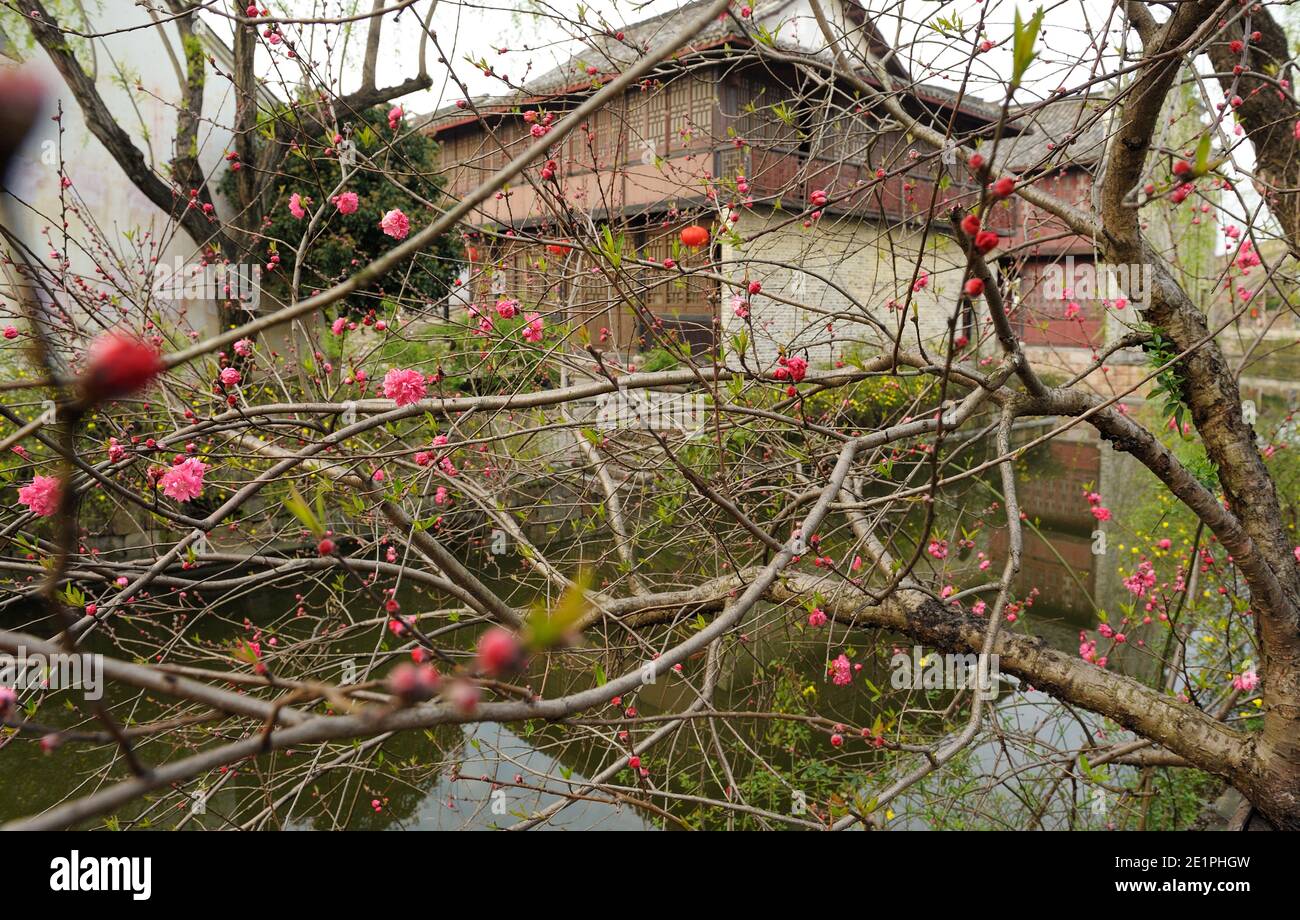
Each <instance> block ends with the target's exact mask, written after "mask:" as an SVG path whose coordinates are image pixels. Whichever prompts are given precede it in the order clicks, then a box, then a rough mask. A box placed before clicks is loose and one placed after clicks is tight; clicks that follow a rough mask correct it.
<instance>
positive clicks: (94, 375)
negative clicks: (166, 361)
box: [81, 331, 163, 401]
mask: <svg viewBox="0 0 1300 920" xmlns="http://www.w3.org/2000/svg"><path fill="white" fill-rule="evenodd" d="M162 371H163V363H162V358H161V357H159V355H158V352H157V351H156V350H155V349H154V348H153V346H151V345H148V344H146V343H145V342H142V341H141V340H140V339H138V338H136V337H135V336H133V335H131V334H129V333H126V332H120V331H115V332H109V333H107V334H105V335H102V336H100V337H99V338H98V339H96V340H95V342H94V344H92V345H91V346H90V361H89V363H88V365H87V367H86V373H85V374H84V375H83V376H82V378H81V388H82V391H83V392H84V393H85V395H86V396H87V397H88V398H89V399H91V400H95V401H98V400H102V399H114V398H116V397H118V396H126V395H127V394H129V393H134V392H135V391H136V390H138V389H140V388H141V387H143V386H144V385H145V384H147V383H148V382H149V381H151V380H153V378H155V377H157V376H158V375H159V374H160V373H162Z"/></svg>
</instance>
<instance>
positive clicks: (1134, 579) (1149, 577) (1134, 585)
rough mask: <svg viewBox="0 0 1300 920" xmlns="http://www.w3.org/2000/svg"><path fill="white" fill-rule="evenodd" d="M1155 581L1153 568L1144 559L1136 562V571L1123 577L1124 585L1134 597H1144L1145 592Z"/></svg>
mask: <svg viewBox="0 0 1300 920" xmlns="http://www.w3.org/2000/svg"><path fill="white" fill-rule="evenodd" d="M1155 583H1156V572H1155V569H1154V568H1153V567H1152V565H1151V563H1150V562H1148V561H1147V560H1145V559H1143V560H1142V561H1141V562H1140V563H1138V567H1137V571H1136V572H1134V573H1133V574H1132V575H1130V576H1129V577H1128V578H1125V579H1124V587H1125V588H1127V589H1128V590H1129V593H1130V594H1133V595H1134V596H1135V597H1146V595H1147V592H1148V591H1150V590H1151V588H1153V587H1154V586H1155Z"/></svg>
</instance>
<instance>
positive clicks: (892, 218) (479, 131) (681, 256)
mask: <svg viewBox="0 0 1300 920" xmlns="http://www.w3.org/2000/svg"><path fill="white" fill-rule="evenodd" d="M698 5H700V4H690V5H688V6H687V7H685V8H683V9H682V10H679V11H676V12H674V13H671V14H666V15H663V16H658V17H655V18H652V19H648V20H646V21H644V22H640V23H637V24H635V25H631V26H627V27H625V28H624V29H623V30H622V31H620V32H614V33H609V34H605V35H602V36H600V37H598V38H596V39H593V40H591V41H589V42H588V43H587V45H586V47H585V48H584V49H583V51H582V52H581V53H580V54H578V55H575V56H574V57H573V58H572V59H571V60H570V61H568V62H567V63H566V64H564V65H563V66H561V67H558V68H556V69H555V70H553V71H551V72H550V73H547V74H545V75H543V76H541V77H540V78H539V79H537V80H534V81H533V82H532V83H530V84H528V85H527V87H526V89H525V91H524V92H523V93H521V94H518V95H513V96H508V97H486V98H477V99H473V100H470V101H468V102H467V103H462V104H460V105H457V106H452V107H449V108H446V109H443V110H441V111H439V112H437V113H434V114H433V115H432V116H430V117H429V119H428V121H427V128H426V130H428V131H430V132H431V133H433V134H435V135H436V137H437V138H438V140H439V141H440V142H441V145H442V162H443V165H444V170H445V173H446V178H447V191H448V192H449V193H450V194H451V195H452V196H453V197H459V196H461V195H463V194H465V193H466V192H468V191H469V190H471V189H473V188H475V187H476V186H477V185H478V184H479V183H481V182H482V181H483V180H484V179H486V178H487V177H488V176H490V175H491V174H492V173H493V172H495V171H496V170H498V169H500V168H501V167H502V166H504V165H505V164H506V163H507V162H509V161H510V160H511V159H513V158H514V157H515V156H516V155H517V154H518V153H519V152H520V151H521V150H522V149H524V147H525V146H526V145H528V144H529V143H531V142H532V141H533V133H534V132H533V126H534V124H535V123H536V120H538V119H545V118H546V117H547V116H550V117H552V118H558V117H561V116H562V115H563V114H564V113H565V112H566V111H570V110H572V109H573V108H574V107H575V106H576V105H578V104H579V103H580V102H581V101H582V100H583V99H584V98H586V97H587V96H588V95H590V94H591V93H592V92H593V91H594V90H595V89H597V88H598V87H599V86H601V85H602V84H603V83H604V82H605V81H607V80H608V79H609V78H611V77H612V76H613V75H615V74H617V73H618V72H620V71H621V70H622V69H624V68H625V67H626V66H628V65H630V64H631V63H632V62H633V61H634V60H636V59H637V58H638V57H639V56H640V55H641V54H643V53H644V51H645V50H646V49H647V48H649V47H652V46H654V45H655V44H657V43H658V42H661V41H663V40H664V39H665V38H666V37H667V36H668V35H671V34H672V32H673V30H674V29H675V28H678V27H679V23H680V22H681V21H682V20H683V19H684V18H685V17H686V16H688V15H690V13H691V12H692V11H693V9H694V8H695V7H696V6H698ZM830 9H831V11H832V12H831V15H832V17H833V18H834V19H835V20H836V23H837V29H839V30H843V31H844V32H845V33H846V34H848V35H850V36H853V37H854V38H855V40H856V41H857V42H858V48H857V53H858V54H861V55H869V56H870V57H871V58H872V59H874V60H875V61H876V62H878V64H879V66H880V67H881V68H884V69H886V70H887V73H888V76H889V78H890V80H891V82H892V83H893V84H894V87H895V89H894V91H895V92H896V93H897V94H898V98H899V100H900V102H901V103H902V104H903V105H904V106H905V107H906V109H907V110H908V111H909V112H910V113H912V114H913V115H914V116H915V117H917V118H920V119H922V120H924V121H926V122H928V123H930V124H932V125H934V126H936V127H940V128H941V129H943V130H945V131H948V132H950V133H952V134H953V135H955V136H958V137H965V136H969V135H970V133H971V132H974V131H977V130H979V129H989V128H990V127H991V126H992V125H993V124H994V123H995V122H996V121H997V118H998V115H999V112H998V110H997V108H996V107H992V106H988V105H986V104H984V103H982V102H980V101H978V100H976V99H974V98H971V97H965V98H964V99H962V100H961V101H960V102H959V101H958V96H957V95H956V94H955V93H953V92H952V91H949V90H947V89H945V88H942V87H935V86H927V85H923V84H919V83H917V82H916V81H915V80H913V79H912V78H911V76H910V75H909V74H908V73H907V71H906V70H905V69H904V68H903V66H902V65H901V64H900V63H899V61H898V59H897V58H896V57H894V56H892V55H891V54H890V50H889V47H888V46H887V45H886V44H885V42H884V41H883V40H882V39H881V37H880V34H879V32H878V31H877V30H876V28H875V26H874V25H873V23H872V21H871V19H870V18H869V14H868V13H867V12H866V11H865V10H864V8H863V7H862V6H860V5H859V4H858V3H857V2H855V0H844V2H841V3H837V4H832V5H831V6H830ZM756 35H761V36H763V39H762V40H763V44H764V46H765V47H764V48H759V47H758V46H756V44H755V41H756V39H755V38H753V36H756ZM824 47H825V41H824V39H823V37H822V34H821V31H820V29H819V28H818V25H817V23H816V21H815V20H814V18H813V15H812V10H811V7H810V6H808V5H807V4H806V3H804V2H802V0H771V2H767V3H759V4H757V5H756V8H755V10H754V12H753V14H752V18H751V19H747V20H743V25H742V24H741V22H739V21H737V20H735V19H733V18H730V17H726V18H723V19H720V20H716V21H715V22H714V23H713V24H712V25H711V26H709V27H708V28H706V29H705V30H704V31H703V32H702V33H701V34H700V35H698V36H696V37H695V38H694V40H693V41H692V42H691V43H690V45H689V46H688V47H687V48H685V49H683V51H681V52H680V53H679V54H677V55H676V56H675V57H674V58H673V59H672V60H671V61H670V62H668V63H666V64H665V65H663V66H661V67H660V68H659V69H657V70H656V71H655V72H654V74H653V76H652V77H651V78H650V79H647V80H644V81H642V82H641V83H640V84H638V85H636V86H635V87H633V88H631V89H630V90H629V91H627V92H626V93H625V94H624V96H623V97H622V98H621V99H618V100H616V101H615V102H614V103H612V104H611V105H609V106H607V107H606V108H605V109H603V110H601V111H600V112H598V113H597V114H595V115H594V116H593V117H592V118H591V119H590V120H589V121H588V122H587V123H585V124H583V125H581V126H579V128H578V129H577V130H575V131H574V132H573V133H572V134H570V135H569V136H568V138H566V139H565V141H564V142H563V145H562V147H561V149H560V152H559V154H558V156H555V157H554V159H555V171H556V181H555V184H554V185H553V186H550V185H548V184H547V183H545V182H537V181H530V179H535V177H536V176H537V173H538V169H539V168H540V167H541V166H542V164H541V163H538V164H537V167H538V168H533V167H530V169H529V171H528V173H529V174H530V175H528V176H520V177H517V179H516V181H514V182H513V183H512V184H511V185H510V186H509V187H508V188H506V189H505V190H503V191H502V193H501V194H499V195H497V196H495V197H494V198H493V199H490V200H489V201H487V202H485V203H484V204H483V205H482V206H481V207H480V208H479V210H478V211H477V212H476V213H475V215H474V217H473V219H472V220H471V221H470V222H469V226H467V227H466V235H467V240H468V246H467V252H468V254H469V256H470V260H471V265H470V266H469V269H468V270H467V273H466V275H465V276H464V277H465V282H466V285H465V286H466V294H465V302H467V303H469V302H473V303H480V302H484V301H486V300H487V299H488V298H490V297H492V296H493V295H498V296H511V297H518V298H520V299H522V300H525V301H526V302H533V303H537V304H542V305H545V306H546V307H548V308H549V309H551V310H552V311H555V312H557V313H562V314H563V316H564V318H566V319H568V320H570V321H571V322H574V323H580V324H582V325H585V326H586V328H587V330H588V332H589V334H590V336H591V340H592V342H593V343H599V345H600V346H601V347H603V348H605V349H606V350H609V351H612V352H616V353H619V354H634V353H638V352H645V351H647V350H649V349H652V348H654V347H656V346H657V345H659V344H662V343H664V342H667V341H678V342H681V341H687V342H689V343H690V344H691V345H692V347H693V348H695V349H696V350H703V349H706V348H708V347H709V345H710V344H711V343H713V342H716V341H717V339H718V336H719V333H721V334H722V335H724V336H730V335H731V334H732V333H734V332H736V331H738V330H739V329H741V328H747V329H749V330H752V347H754V348H757V349H758V351H759V352H760V353H765V354H771V353H774V352H775V351H776V350H777V349H780V348H786V349H790V350H797V351H801V352H803V353H805V354H806V355H807V356H808V357H809V358H810V359H813V360H819V361H823V362H824V361H828V360H831V359H835V358H839V357H840V356H841V355H842V353H843V352H844V350H845V349H847V348H852V347H854V346H853V344H852V343H849V342H846V340H845V336H842V335H841V334H840V327H837V326H836V325H835V324H836V321H837V318H839V317H840V316H841V315H843V314H845V313H852V314H854V315H855V316H857V317H858V319H861V318H862V317H861V312H860V311H861V310H862V309H866V310H868V311H869V312H870V314H871V316H872V318H873V319H874V320H875V321H876V322H878V323H880V324H881V327H883V329H884V330H893V331H897V330H899V329H904V334H905V335H907V336H910V337H912V338H913V339H914V338H915V336H916V335H917V334H918V333H919V335H920V336H921V337H922V338H924V339H931V340H932V339H934V338H935V337H937V336H938V335H940V334H941V333H943V332H945V331H946V328H947V321H948V317H949V315H951V312H952V310H954V309H956V305H957V303H958V301H959V299H960V297H959V293H960V286H961V282H962V271H963V266H964V264H965V258H964V256H963V254H962V251H961V249H960V247H959V246H958V244H957V242H956V240H955V239H954V237H953V231H952V227H951V221H950V212H951V210H952V208H953V207H954V206H955V205H961V206H970V205H971V204H973V203H974V201H975V200H976V195H977V192H978V189H977V187H976V185H975V184H974V182H973V181H972V176H971V175H970V173H969V171H968V170H967V169H966V168H965V167H964V166H963V165H959V164H958V161H957V159H956V157H955V156H952V155H948V156H944V155H941V154H937V153H936V152H934V151H932V150H930V149H928V148H926V147H925V146H924V145H921V144H919V143H914V142H913V141H912V140H910V139H909V138H908V136H907V135H906V133H905V131H903V130H902V128H901V127H900V126H899V125H898V123H897V122H895V121H892V120H890V119H889V118H888V117H887V115H886V113H884V112H883V111H882V110H881V109H880V108H878V107H876V106H873V105H871V104H870V103H869V102H868V100H866V99H864V98H863V97H862V96H861V94H860V93H859V92H858V90H857V89H856V88H855V87H854V86H853V85H852V84H850V83H849V82H848V81H845V80H836V79H834V78H833V77H832V74H833V68H831V67H829V66H827V65H829V63H830V57H829V55H827V54H826V52H825V51H824ZM767 48H770V49H771V50H772V52H773V53H772V54H767V53H764V51H765V50H766V49H767ZM859 76H860V77H862V78H864V79H867V80H869V81H871V82H873V83H874V82H875V81H874V79H873V77H872V74H871V73H869V72H867V71H865V70H864V71H863V73H861V74H859ZM877 85H878V84H877ZM899 87H903V89H899ZM1019 130H1020V128H1019V127H1018V126H1017V125H1016V124H1010V125H1007V126H1005V127H1004V134H1005V136H1006V137H1014V136H1015V135H1016V134H1017V133H1018V132H1019ZM816 190H821V191H823V192H825V193H826V195H827V198H828V199H829V200H828V203H827V204H826V205H825V206H824V207H822V208H820V209H819V211H820V214H819V215H816V216H813V215H811V214H810V211H811V210H812V207H811V206H810V205H809V201H810V196H813V192H814V191H816ZM556 191H558V194H554V192H556ZM1013 207H1014V205H1011V204H1009V203H1004V204H1002V205H999V206H998V207H996V208H995V209H994V210H993V212H992V214H991V215H989V218H988V220H989V221H990V222H992V224H993V225H994V226H996V227H1001V228H1002V229H1003V231H1004V232H1009V231H1010V230H1011V229H1012V227H1013V226H1014V223H1015V220H1016V218H1015V216H1014V213H1013V211H1012V208H1013ZM689 224H700V225H702V226H705V227H706V228H708V229H709V231H710V243H709V244H708V245H707V246H704V247H701V248H700V249H697V250H694V251H691V250H686V249H684V248H683V247H682V246H681V245H680V243H679V242H678V237H679V232H680V231H681V229H682V228H683V227H684V226H686V225H689ZM575 226H577V227H584V228H586V229H587V231H588V233H589V234H590V233H592V232H593V231H594V233H595V235H597V236H598V237H599V236H602V235H604V234H605V233H606V231H608V236H606V237H605V239H606V245H607V246H616V247H617V248H618V251H619V252H623V253H629V254H632V255H634V256H636V257H639V258H641V259H645V260H650V261H653V262H656V263H660V264H662V261H663V259H665V258H672V259H674V261H675V262H677V263H678V264H679V265H681V266H682V267H683V268H686V269H689V268H692V267H694V266H698V265H702V264H705V263H707V262H709V261H710V260H712V261H715V262H716V263H717V264H718V265H720V266H721V270H720V271H721V275H722V276H723V277H726V278H730V279H731V280H733V281H741V280H744V281H757V282H758V283H759V284H760V285H761V288H762V293H761V294H759V295H758V296H757V297H755V298H753V302H752V304H751V305H750V307H749V311H750V317H749V321H748V324H747V322H746V319H745V318H743V317H742V316H740V315H737V314H738V313H740V312H743V309H744V308H742V309H741V310H737V309H736V308H735V306H734V305H733V304H732V302H731V298H732V290H733V288H731V287H729V286H727V285H724V284H723V283H722V281H721V280H720V278H719V277H717V276H705V275H695V276H691V277H689V278H683V277H682V276H681V275H675V274H674V273H671V272H664V271H663V270H662V269H660V268H657V267H656V268H642V269H638V270H637V272H635V273H634V277H633V280H632V281H631V282H630V283H629V282H628V281H627V280H626V279H622V278H617V277H611V276H610V273H607V272H604V271H601V270H600V266H599V264H598V263H601V262H605V263H606V264H607V262H608V259H607V258H604V257H602V258H593V257H592V256H591V255H589V254H587V253H584V252H582V251H581V250H580V248H578V247H573V248H566V247H565V246H564V241H565V240H566V239H568V238H569V237H570V235H571V234H572V233H573V228H574V227H575ZM741 272H747V273H748V274H746V275H745V277H744V278H743V279H742V278H740V277H738V274H737V273H741ZM787 301H790V302H793V303H790V302H787ZM968 312H969V311H968ZM973 322H974V317H973V316H966V317H963V318H962V326H963V330H962V331H964V332H965V333H967V334H969V333H970V332H971V331H972V330H971V326H972V324H973ZM841 326H842V328H843V329H844V330H850V329H851V330H852V332H851V333H846V335H850V336H852V337H856V338H857V339H858V340H859V342H861V344H863V345H868V343H867V342H865V341H863V339H862V333H861V329H862V328H863V327H862V326H860V325H856V324H855V325H853V326H850V325H849V324H841ZM828 327H829V328H828ZM882 334H883V333H882Z"/></svg>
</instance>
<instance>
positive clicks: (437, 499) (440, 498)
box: [433, 486, 447, 505]
mask: <svg viewBox="0 0 1300 920" xmlns="http://www.w3.org/2000/svg"><path fill="white" fill-rule="evenodd" d="M433 503H434V504H435V505H445V504H447V487H446V486H438V489H437V491H435V492H434V493H433Z"/></svg>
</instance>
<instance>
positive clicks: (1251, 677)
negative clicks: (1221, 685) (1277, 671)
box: [1232, 668, 1259, 693]
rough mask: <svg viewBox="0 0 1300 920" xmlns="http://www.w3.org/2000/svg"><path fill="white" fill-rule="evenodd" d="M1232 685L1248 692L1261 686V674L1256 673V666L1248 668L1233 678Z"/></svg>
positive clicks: (1243, 691)
mask: <svg viewBox="0 0 1300 920" xmlns="http://www.w3.org/2000/svg"><path fill="white" fill-rule="evenodd" d="M1232 686H1233V687H1234V688H1235V689H1237V690H1240V691H1241V692H1242V693H1247V692H1249V691H1251V690H1254V689H1255V688H1256V687H1258V686H1259V675H1258V674H1256V673H1255V669H1254V668H1247V669H1246V670H1244V671H1242V672H1241V673H1240V674H1238V675H1237V676H1236V677H1234V678H1233V679H1232Z"/></svg>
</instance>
